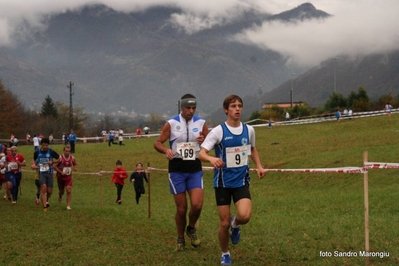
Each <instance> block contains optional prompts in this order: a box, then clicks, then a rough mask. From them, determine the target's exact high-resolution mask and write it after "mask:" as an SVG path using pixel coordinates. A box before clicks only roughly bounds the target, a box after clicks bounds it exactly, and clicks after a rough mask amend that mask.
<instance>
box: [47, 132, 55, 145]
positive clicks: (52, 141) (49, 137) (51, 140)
mask: <svg viewBox="0 0 399 266" xmlns="http://www.w3.org/2000/svg"><path fill="white" fill-rule="evenodd" d="M48 139H49V141H50V144H54V137H53V134H50V136H48Z"/></svg>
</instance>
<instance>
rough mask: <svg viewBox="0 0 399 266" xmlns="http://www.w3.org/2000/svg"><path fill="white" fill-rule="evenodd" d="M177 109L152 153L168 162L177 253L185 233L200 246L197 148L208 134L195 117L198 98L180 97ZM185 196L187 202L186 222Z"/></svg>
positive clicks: (201, 190)
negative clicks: (162, 154)
mask: <svg viewBox="0 0 399 266" xmlns="http://www.w3.org/2000/svg"><path fill="white" fill-rule="evenodd" d="M180 107H181V112H180V114H179V115H177V116H174V117H172V118H170V119H169V120H168V121H167V122H166V123H165V125H164V126H163V127H162V132H161V134H160V135H159V137H158V139H157V140H156V141H155V143H154V148H155V150H157V151H158V152H160V153H164V154H165V156H166V158H167V159H168V160H169V166H168V171H169V185H170V192H171V194H172V195H173V198H174V201H175V205H176V214H175V221H176V227H177V246H176V249H177V250H183V249H184V248H185V240H184V231H185V232H186V235H187V236H188V237H189V238H190V239H191V245H192V246H193V247H199V246H200V244H201V241H200V239H199V238H198V236H197V229H196V228H195V224H196V223H197V221H198V219H199V217H200V214H201V210H202V204H203V198H204V187H203V172H202V164H201V161H200V160H198V158H197V155H198V152H199V148H200V147H199V145H200V144H201V143H202V142H203V141H204V139H205V137H206V135H207V134H208V131H209V130H208V127H207V125H206V123H205V120H204V119H203V118H200V117H198V116H196V115H195V110H196V107H197V99H196V98H195V96H194V95H192V94H185V95H183V96H182V98H181V99H180ZM166 141H169V145H170V147H169V148H167V147H165V146H164V143H165V142H166ZM186 194H188V196H189V199H190V212H189V214H188V223H187V218H186V215H187V209H188V204H187V198H186ZM186 226H187V227H186Z"/></svg>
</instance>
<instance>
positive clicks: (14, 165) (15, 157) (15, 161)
mask: <svg viewBox="0 0 399 266" xmlns="http://www.w3.org/2000/svg"><path fill="white" fill-rule="evenodd" d="M25 165H26V162H25V158H24V156H23V155H21V154H19V153H18V148H17V146H12V147H11V154H8V155H7V156H6V163H5V167H8V172H9V173H8V176H7V177H6V183H7V187H8V190H9V191H11V194H12V203H13V204H16V203H17V200H18V189H19V185H20V184H21V179H22V172H21V166H25Z"/></svg>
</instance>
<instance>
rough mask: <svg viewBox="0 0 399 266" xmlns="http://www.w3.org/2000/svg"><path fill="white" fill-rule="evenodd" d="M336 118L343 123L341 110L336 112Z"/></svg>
mask: <svg viewBox="0 0 399 266" xmlns="http://www.w3.org/2000/svg"><path fill="white" fill-rule="evenodd" d="M335 118H337V121H338V122H341V112H340V111H339V109H337V111H335Z"/></svg>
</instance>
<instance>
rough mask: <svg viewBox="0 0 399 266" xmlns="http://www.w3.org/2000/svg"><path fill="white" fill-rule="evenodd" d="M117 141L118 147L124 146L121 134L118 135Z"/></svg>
mask: <svg viewBox="0 0 399 266" xmlns="http://www.w3.org/2000/svg"><path fill="white" fill-rule="evenodd" d="M118 140H119V146H125V144H123V135H122V134H119V137H118Z"/></svg>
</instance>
